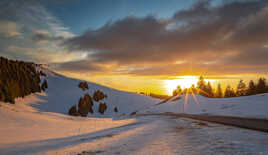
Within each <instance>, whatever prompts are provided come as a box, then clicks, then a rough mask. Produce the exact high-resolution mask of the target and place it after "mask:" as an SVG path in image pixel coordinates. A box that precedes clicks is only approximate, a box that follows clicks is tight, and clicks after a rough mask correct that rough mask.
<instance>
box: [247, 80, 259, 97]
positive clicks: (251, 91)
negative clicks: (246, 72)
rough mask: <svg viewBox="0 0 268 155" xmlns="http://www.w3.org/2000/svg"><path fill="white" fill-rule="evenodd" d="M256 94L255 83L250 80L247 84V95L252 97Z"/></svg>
mask: <svg viewBox="0 0 268 155" xmlns="http://www.w3.org/2000/svg"><path fill="white" fill-rule="evenodd" d="M256 93H257V87H256V85H255V83H254V82H253V80H250V81H249V84H248V90H247V95H254V94H256Z"/></svg>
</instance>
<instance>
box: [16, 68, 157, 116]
mask: <svg viewBox="0 0 268 155" xmlns="http://www.w3.org/2000/svg"><path fill="white" fill-rule="evenodd" d="M42 71H43V72H44V73H45V74H47V75H48V76H47V77H45V78H43V79H46V80H47V82H48V89H47V90H46V92H45V93H36V94H33V95H31V96H34V97H35V98H37V99H36V100H38V102H31V103H30V102H29V103H28V104H29V105H31V106H32V107H34V108H36V109H37V110H38V111H40V112H55V113H62V114H67V113H68V111H69V109H70V107H71V106H73V105H78V101H79V98H80V97H83V96H84V94H86V93H89V95H90V96H91V97H92V96H93V94H94V92H95V91H96V90H101V91H102V92H104V93H105V94H107V96H108V97H107V99H104V100H102V101H99V102H95V101H94V107H93V109H94V113H93V114H89V115H88V116H89V117H113V116H117V115H121V114H126V115H128V114H130V113H131V112H134V111H137V110H139V109H144V108H146V107H149V106H150V105H153V104H155V103H158V102H159V100H158V99H153V98H151V97H148V96H144V95H139V94H135V93H130V92H122V91H118V90H115V89H111V88H108V87H104V86H101V85H98V84H95V83H90V82H88V86H89V89H88V90H86V91H83V90H82V89H81V88H78V84H79V82H81V80H78V79H72V78H68V77H65V76H62V75H59V74H57V73H54V72H51V71H49V70H47V69H43V70H42ZM23 100H25V99H23ZM16 102H18V104H20V103H21V101H20V99H18V100H16ZM103 102H105V103H107V106H108V108H107V110H106V111H105V113H104V115H101V114H99V113H98V105H99V104H100V103H103ZM115 107H117V108H118V111H119V112H118V113H115V112H114V108H115Z"/></svg>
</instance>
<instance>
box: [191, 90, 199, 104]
mask: <svg viewBox="0 0 268 155" xmlns="http://www.w3.org/2000/svg"><path fill="white" fill-rule="evenodd" d="M192 96H193V98H194V101H195V103H196V104H199V102H198V100H197V97H196V96H195V94H194V93H193V91H192Z"/></svg>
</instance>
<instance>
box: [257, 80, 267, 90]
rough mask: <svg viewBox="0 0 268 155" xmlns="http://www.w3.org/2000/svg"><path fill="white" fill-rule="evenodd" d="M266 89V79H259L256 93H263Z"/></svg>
mask: <svg viewBox="0 0 268 155" xmlns="http://www.w3.org/2000/svg"><path fill="white" fill-rule="evenodd" d="M266 89H267V86H266V79H265V78H260V79H259V81H258V84H257V93H265V92H266Z"/></svg>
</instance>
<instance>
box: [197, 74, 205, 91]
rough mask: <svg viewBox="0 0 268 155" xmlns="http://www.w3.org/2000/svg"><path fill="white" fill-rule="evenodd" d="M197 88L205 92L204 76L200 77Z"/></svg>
mask: <svg viewBox="0 0 268 155" xmlns="http://www.w3.org/2000/svg"><path fill="white" fill-rule="evenodd" d="M197 88H199V89H201V90H205V88H206V82H205V79H204V77H203V76H200V77H199V81H198V82H197Z"/></svg>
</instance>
